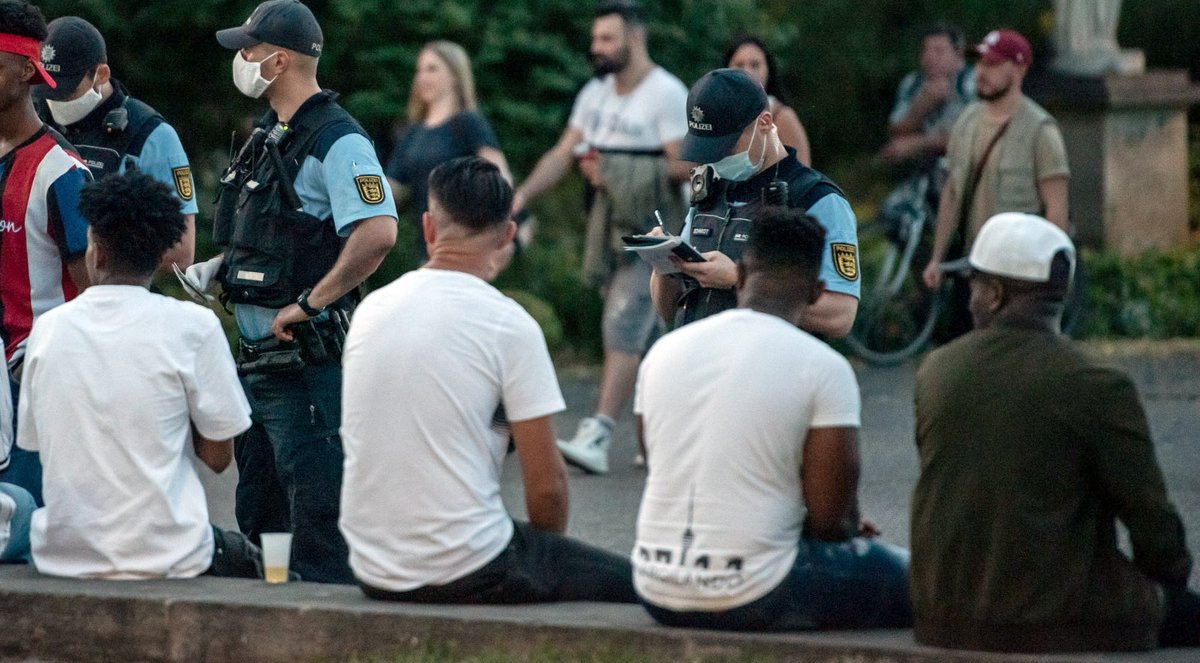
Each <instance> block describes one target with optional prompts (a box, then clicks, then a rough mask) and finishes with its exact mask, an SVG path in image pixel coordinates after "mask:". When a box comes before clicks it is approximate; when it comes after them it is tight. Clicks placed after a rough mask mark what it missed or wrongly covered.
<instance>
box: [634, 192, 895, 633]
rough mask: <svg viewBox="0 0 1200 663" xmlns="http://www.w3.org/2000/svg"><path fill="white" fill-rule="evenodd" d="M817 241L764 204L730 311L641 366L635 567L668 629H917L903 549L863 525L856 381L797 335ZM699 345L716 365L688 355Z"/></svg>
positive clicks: (811, 293) (812, 281) (813, 276)
mask: <svg viewBox="0 0 1200 663" xmlns="http://www.w3.org/2000/svg"><path fill="white" fill-rule="evenodd" d="M824 239H825V231H824V229H823V228H822V227H821V226H820V224H818V223H817V222H816V221H815V220H813V219H812V217H809V216H807V215H805V214H804V213H803V212H801V211H799V210H784V209H778V208H776V209H770V210H768V211H767V212H766V213H765V214H764V215H763V216H762V217H761V218H760V220H758V221H756V222H755V226H754V232H752V233H751V235H750V240H749V246H748V247H747V249H746V252H745V253H744V255H743V258H742V261H741V262H740V263H738V279H737V280H738V283H737V291H738V305H739V308H737V309H734V310H730V311H726V312H724V313H720V314H717V315H714V316H712V317H710V318H706V319H704V320H701V321H699V322H695V323H692V324H690V325H687V326H686V327H683V328H681V329H679V330H677V331H675V332H672V333H670V334H668V335H667V336H665V337H663V338H662V339H661V340H660V341H659V342H658V343H657V344H655V345H654V347H653V348H651V349H650V352H649V353H648V354H647V355H646V359H645V361H644V362H643V364H642V367H641V370H640V372H639V375H638V383H637V391H636V394H635V397H634V412H636V413H637V414H638V418H639V430H641V431H643V436H644V438H643V442H644V445H645V453H646V460H647V462H648V464H649V476H648V477H647V480H646V490H645V494H644V495H643V496H642V505H641V509H640V511H639V513H638V526H637V542H636V544H635V545H634V548H633V551H632V553H631V557H632V561H633V566H634V585H635V586H636V588H637V592H638V594H639V596H640V597H641V599H642V602H643V604H644V605H645V606H646V609H647V610H648V611H649V612H650V614H651V615H652V616H653V617H654V618H655V619H656V620H658V621H659V622H661V623H663V624H667V625H670V626H688V627H701V628H717V629H737V630H792V629H812V628H864V627H875V626H894V627H900V626H906V625H908V624H910V623H911V621H912V614H911V613H912V610H911V608H910V606H909V601H908V584H907V571H908V553H907V551H904V550H902V549H900V548H896V547H894V546H890V545H887V544H884V543H880V542H877V541H874V540H872V537H873V536H874V535H876V534H877V533H878V532H877V531H876V530H875V529H874V527H873V526H872V525H870V523H868V522H866V521H860V519H859V513H858V498H857V493H858V471H859V456H858V446H857V434H858V427H859V394H858V384H857V382H856V380H855V377H854V372H853V371H852V370H851V368H850V365H849V364H848V363H847V362H846V360H845V359H844V358H843V357H842V356H841V355H839V354H837V353H836V352H834V351H833V350H831V349H830V348H829V347H828V346H827V345H825V344H824V343H822V342H820V341H819V340H817V339H816V338H814V337H813V336H811V335H809V334H808V333H807V332H804V331H803V330H801V329H800V328H799V326H798V325H799V324H800V321H801V320H803V319H804V312H805V308H806V307H807V306H808V305H810V304H812V303H813V302H815V301H816V300H817V298H818V297H819V296H820V295H821V292H822V291H823V289H824V283H823V282H822V281H820V280H819V278H818V273H819V270H820V267H821V255H822V250H823V247H824ZM701 347H702V348H704V353H705V355H706V356H714V357H720V358H721V360H720V361H697V359H696V348H701ZM806 512H807V513H806Z"/></svg>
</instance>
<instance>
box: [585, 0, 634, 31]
mask: <svg viewBox="0 0 1200 663" xmlns="http://www.w3.org/2000/svg"><path fill="white" fill-rule="evenodd" d="M613 14H616V15H617V16H620V17H621V20H623V21H625V25H627V26H630V27H634V26H637V27H641V26H644V25H646V12H645V10H643V9H642V6H641V5H639V4H638V3H636V2H633V0H611V1H609V2H601V3H600V4H598V5H596V13H595V18H603V17H605V16H612V15H613Z"/></svg>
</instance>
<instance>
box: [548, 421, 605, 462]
mask: <svg viewBox="0 0 1200 663" xmlns="http://www.w3.org/2000/svg"><path fill="white" fill-rule="evenodd" d="M611 438H612V430H611V429H610V428H609V427H608V426H605V425H604V424H602V423H600V421H599V420H597V419H596V418H595V417H584V418H583V419H580V420H579V428H578V429H576V431H575V437H574V438H573V439H571V440H567V441H564V440H558V450H559V451H560V452H562V455H563V458H564V459H566V461H567V462H568V463H570V464H572V465H574V466H575V467H578V468H579V469H581V470H583V471H584V472H587V473H588V474H608V443H609V441H610V440H611Z"/></svg>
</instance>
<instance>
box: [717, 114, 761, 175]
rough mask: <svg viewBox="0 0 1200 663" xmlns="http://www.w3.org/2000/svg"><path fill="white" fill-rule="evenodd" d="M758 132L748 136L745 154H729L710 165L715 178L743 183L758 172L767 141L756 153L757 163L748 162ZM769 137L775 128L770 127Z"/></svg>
mask: <svg viewBox="0 0 1200 663" xmlns="http://www.w3.org/2000/svg"><path fill="white" fill-rule="evenodd" d="M757 135H758V132H757V131H755V132H754V133H752V134H750V144H749V145H747V146H746V151H745V152H738V153H737V154H731V155H729V156H727V157H725V158H724V159H721V160H720V161H718V162H716V163H714V164H712V169H713V172H714V173H716V175H717V177H719V178H721V179H723V180H728V181H730V182H744V181H746V180H748V179H750V178H751V177H754V174H755V173H757V172H758V169H759V168H762V165H763V160H764V159H766V157H767V140H766V139H765V138H764V139H763V146H762V150H761V151H759V153H758V163H754V162H753V161H750V150H751V148H753V147H754V137H755V136H757ZM771 135H772V136H773V135H775V127H774V126H772V127H771Z"/></svg>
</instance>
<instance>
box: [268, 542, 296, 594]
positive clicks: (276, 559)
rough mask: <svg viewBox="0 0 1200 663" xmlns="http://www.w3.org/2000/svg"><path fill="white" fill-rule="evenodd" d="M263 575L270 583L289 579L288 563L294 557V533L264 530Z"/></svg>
mask: <svg viewBox="0 0 1200 663" xmlns="http://www.w3.org/2000/svg"><path fill="white" fill-rule="evenodd" d="M262 558H263V576H264V577H265V578H266V581H267V582H269V583H272V584H274V583H280V582H287V581H288V563H289V562H290V561H291V558H292V535H291V533H290V532H269V533H268V532H264V533H263V534H262Z"/></svg>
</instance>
